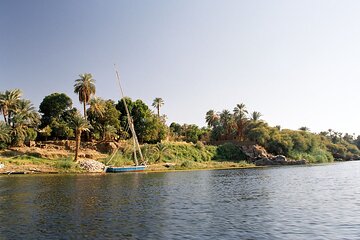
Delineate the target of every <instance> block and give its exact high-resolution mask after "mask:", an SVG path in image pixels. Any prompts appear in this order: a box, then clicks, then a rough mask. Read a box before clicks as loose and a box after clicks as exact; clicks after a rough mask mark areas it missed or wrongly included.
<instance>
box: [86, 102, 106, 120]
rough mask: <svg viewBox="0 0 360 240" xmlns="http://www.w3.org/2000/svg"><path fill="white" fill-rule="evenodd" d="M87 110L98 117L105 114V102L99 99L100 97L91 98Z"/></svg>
mask: <svg viewBox="0 0 360 240" xmlns="http://www.w3.org/2000/svg"><path fill="white" fill-rule="evenodd" d="M88 111H89V112H90V113H92V114H94V115H97V116H99V117H100V118H102V117H103V116H104V114H105V111H106V102H105V100H103V99H101V98H97V97H95V98H93V99H91V100H90V107H89V109H88Z"/></svg>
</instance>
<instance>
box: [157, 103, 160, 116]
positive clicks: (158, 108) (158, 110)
mask: <svg viewBox="0 0 360 240" xmlns="http://www.w3.org/2000/svg"><path fill="white" fill-rule="evenodd" d="M157 112H158V117H160V106H158V107H157Z"/></svg>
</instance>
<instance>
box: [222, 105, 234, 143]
mask: <svg viewBox="0 0 360 240" xmlns="http://www.w3.org/2000/svg"><path fill="white" fill-rule="evenodd" d="M220 123H221V125H222V127H223V129H224V130H225V135H226V136H225V137H226V138H229V137H230V135H231V133H232V132H233V126H234V117H233V115H232V114H231V113H230V111H229V110H223V111H222V112H221V113H220Z"/></svg>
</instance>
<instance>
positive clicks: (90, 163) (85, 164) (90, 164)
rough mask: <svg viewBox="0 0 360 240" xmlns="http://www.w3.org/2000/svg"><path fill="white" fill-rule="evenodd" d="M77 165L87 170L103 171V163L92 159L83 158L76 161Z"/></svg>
mask: <svg viewBox="0 0 360 240" xmlns="http://www.w3.org/2000/svg"><path fill="white" fill-rule="evenodd" d="M78 164H79V167H80V168H81V169H83V170H85V171H87V172H103V171H104V168H105V165H104V164H103V163H101V162H98V161H95V160H92V159H84V160H80V161H78Z"/></svg>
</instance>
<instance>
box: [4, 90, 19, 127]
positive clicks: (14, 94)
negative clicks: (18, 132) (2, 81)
mask: <svg viewBox="0 0 360 240" xmlns="http://www.w3.org/2000/svg"><path fill="white" fill-rule="evenodd" d="M20 97H21V91H20V89H13V90H10V91H9V90H7V91H5V93H1V94H0V109H1V111H2V114H3V116H4V121H5V122H6V123H7V124H8V125H10V122H11V116H12V113H13V111H14V110H15V109H16V106H17V104H18V101H19V100H20Z"/></svg>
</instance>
